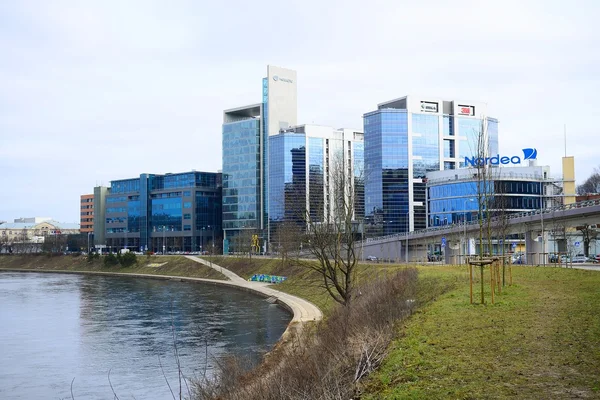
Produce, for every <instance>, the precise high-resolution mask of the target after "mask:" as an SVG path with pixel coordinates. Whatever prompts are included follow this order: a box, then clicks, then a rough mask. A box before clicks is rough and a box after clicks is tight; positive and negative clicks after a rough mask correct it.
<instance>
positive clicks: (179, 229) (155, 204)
mask: <svg viewBox="0 0 600 400" xmlns="http://www.w3.org/2000/svg"><path fill="white" fill-rule="evenodd" d="M221 186H222V184H221V174H220V173H213V172H196V171H191V172H183V173H176V174H164V175H156V174H141V175H140V176H139V177H137V178H131V179H122V180H115V181H111V185H110V187H109V188H105V187H97V188H95V189H94V193H97V194H98V195H97V196H96V197H95V200H96V208H95V213H96V215H95V224H94V244H95V245H96V247H107V248H108V249H109V250H110V251H117V250H120V249H124V248H128V249H132V250H136V251H154V252H165V251H168V252H171V251H184V252H187V251H189V252H191V251H211V252H212V251H215V252H217V251H220V248H221V245H220V243H221V240H222V224H221V220H222V219H221V215H222V212H221V194H222V191H221Z"/></svg>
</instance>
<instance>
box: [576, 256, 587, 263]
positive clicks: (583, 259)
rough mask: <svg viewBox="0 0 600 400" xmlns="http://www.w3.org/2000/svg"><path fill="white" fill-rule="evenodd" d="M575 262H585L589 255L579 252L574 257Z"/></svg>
mask: <svg viewBox="0 0 600 400" xmlns="http://www.w3.org/2000/svg"><path fill="white" fill-rule="evenodd" d="M573 262H574V263H584V262H587V257H586V256H585V255H583V254H578V255H576V256H575V257H573Z"/></svg>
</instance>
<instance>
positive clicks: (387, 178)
mask: <svg viewBox="0 0 600 400" xmlns="http://www.w3.org/2000/svg"><path fill="white" fill-rule="evenodd" d="M364 132H365V179H366V181H365V222H366V226H367V230H368V231H369V232H368V234H369V235H374V234H375V235H376V234H388V233H395V232H403V231H406V230H407V226H408V211H409V193H408V184H409V177H408V165H409V154H408V115H407V113H406V110H398V109H383V110H379V111H375V112H373V113H369V114H365V116H364Z"/></svg>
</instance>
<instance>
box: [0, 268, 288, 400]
mask: <svg viewBox="0 0 600 400" xmlns="http://www.w3.org/2000/svg"><path fill="white" fill-rule="evenodd" d="M290 320H291V315H290V314H289V313H288V312H287V311H286V310H284V309H282V308H281V307H279V306H277V305H273V304H269V303H268V302H266V301H265V300H264V299H263V298H261V297H258V296H255V295H252V294H250V293H247V292H243V291H238V290H236V289H232V288H228V287H223V286H216V285H212V284H203V283H188V282H175V281H165V280H155V279H142V278H134V277H107V276H97V275H71V274H49V273H17V272H0V398H1V399H13V400H14V399H27V400H30V399H70V398H71V382H72V381H73V378H75V380H74V381H73V394H74V398H75V399H112V398H113V392H112V389H111V387H110V383H112V386H113V388H114V391H115V393H116V394H117V395H118V397H119V398H121V399H124V398H128V399H132V398H134V397H135V398H137V399H171V398H172V396H171V392H170V391H169V387H168V385H167V383H166V382H165V377H166V378H167V379H168V381H169V384H170V385H171V388H172V389H173V391H174V393H175V394H176V397H177V398H179V396H178V392H179V381H178V379H177V377H178V373H177V358H176V357H175V354H174V353H175V348H177V351H178V353H179V362H180V365H181V370H182V371H183V374H184V375H185V376H186V377H187V378H191V377H194V376H200V375H202V374H203V373H204V371H207V373H208V374H210V373H211V370H212V367H213V365H214V362H215V360H216V359H217V358H218V357H220V356H223V355H224V354H233V353H235V354H240V355H245V356H247V357H249V358H250V359H252V360H253V361H255V362H256V361H258V360H260V356H261V354H263V353H264V352H265V351H268V350H269V349H270V348H271V347H272V346H273V344H274V343H275V342H277V341H278V340H279V338H280V337H281V334H282V333H283V332H284V331H285V329H286V326H287V324H288V323H289V321H290ZM174 335H175V336H176V340H174V339H173V336H174ZM175 344H176V346H175ZM206 353H208V358H207V357H205V354H206ZM161 365H162V369H163V370H164V374H163V370H161ZM109 371H110V383H109V379H108V373H109ZM183 393H184V395H185V396H186V397H187V394H188V392H187V389H186V387H185V384H183Z"/></svg>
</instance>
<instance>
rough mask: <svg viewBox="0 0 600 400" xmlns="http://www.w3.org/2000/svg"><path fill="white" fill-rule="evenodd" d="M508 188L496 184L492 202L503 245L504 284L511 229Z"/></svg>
mask: <svg viewBox="0 0 600 400" xmlns="http://www.w3.org/2000/svg"><path fill="white" fill-rule="evenodd" d="M505 193H506V188H505V184H504V183H499V184H496V187H495V194H496V195H495V196H494V200H493V202H492V208H493V214H494V216H493V218H492V223H493V226H494V231H495V236H496V239H498V244H499V245H501V252H500V255H501V256H502V286H504V285H505V284H506V253H505V251H506V240H507V237H508V233H509V231H510V219H509V215H510V213H509V211H508V208H510V204H509V199H508V197H507V196H506V195H505Z"/></svg>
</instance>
